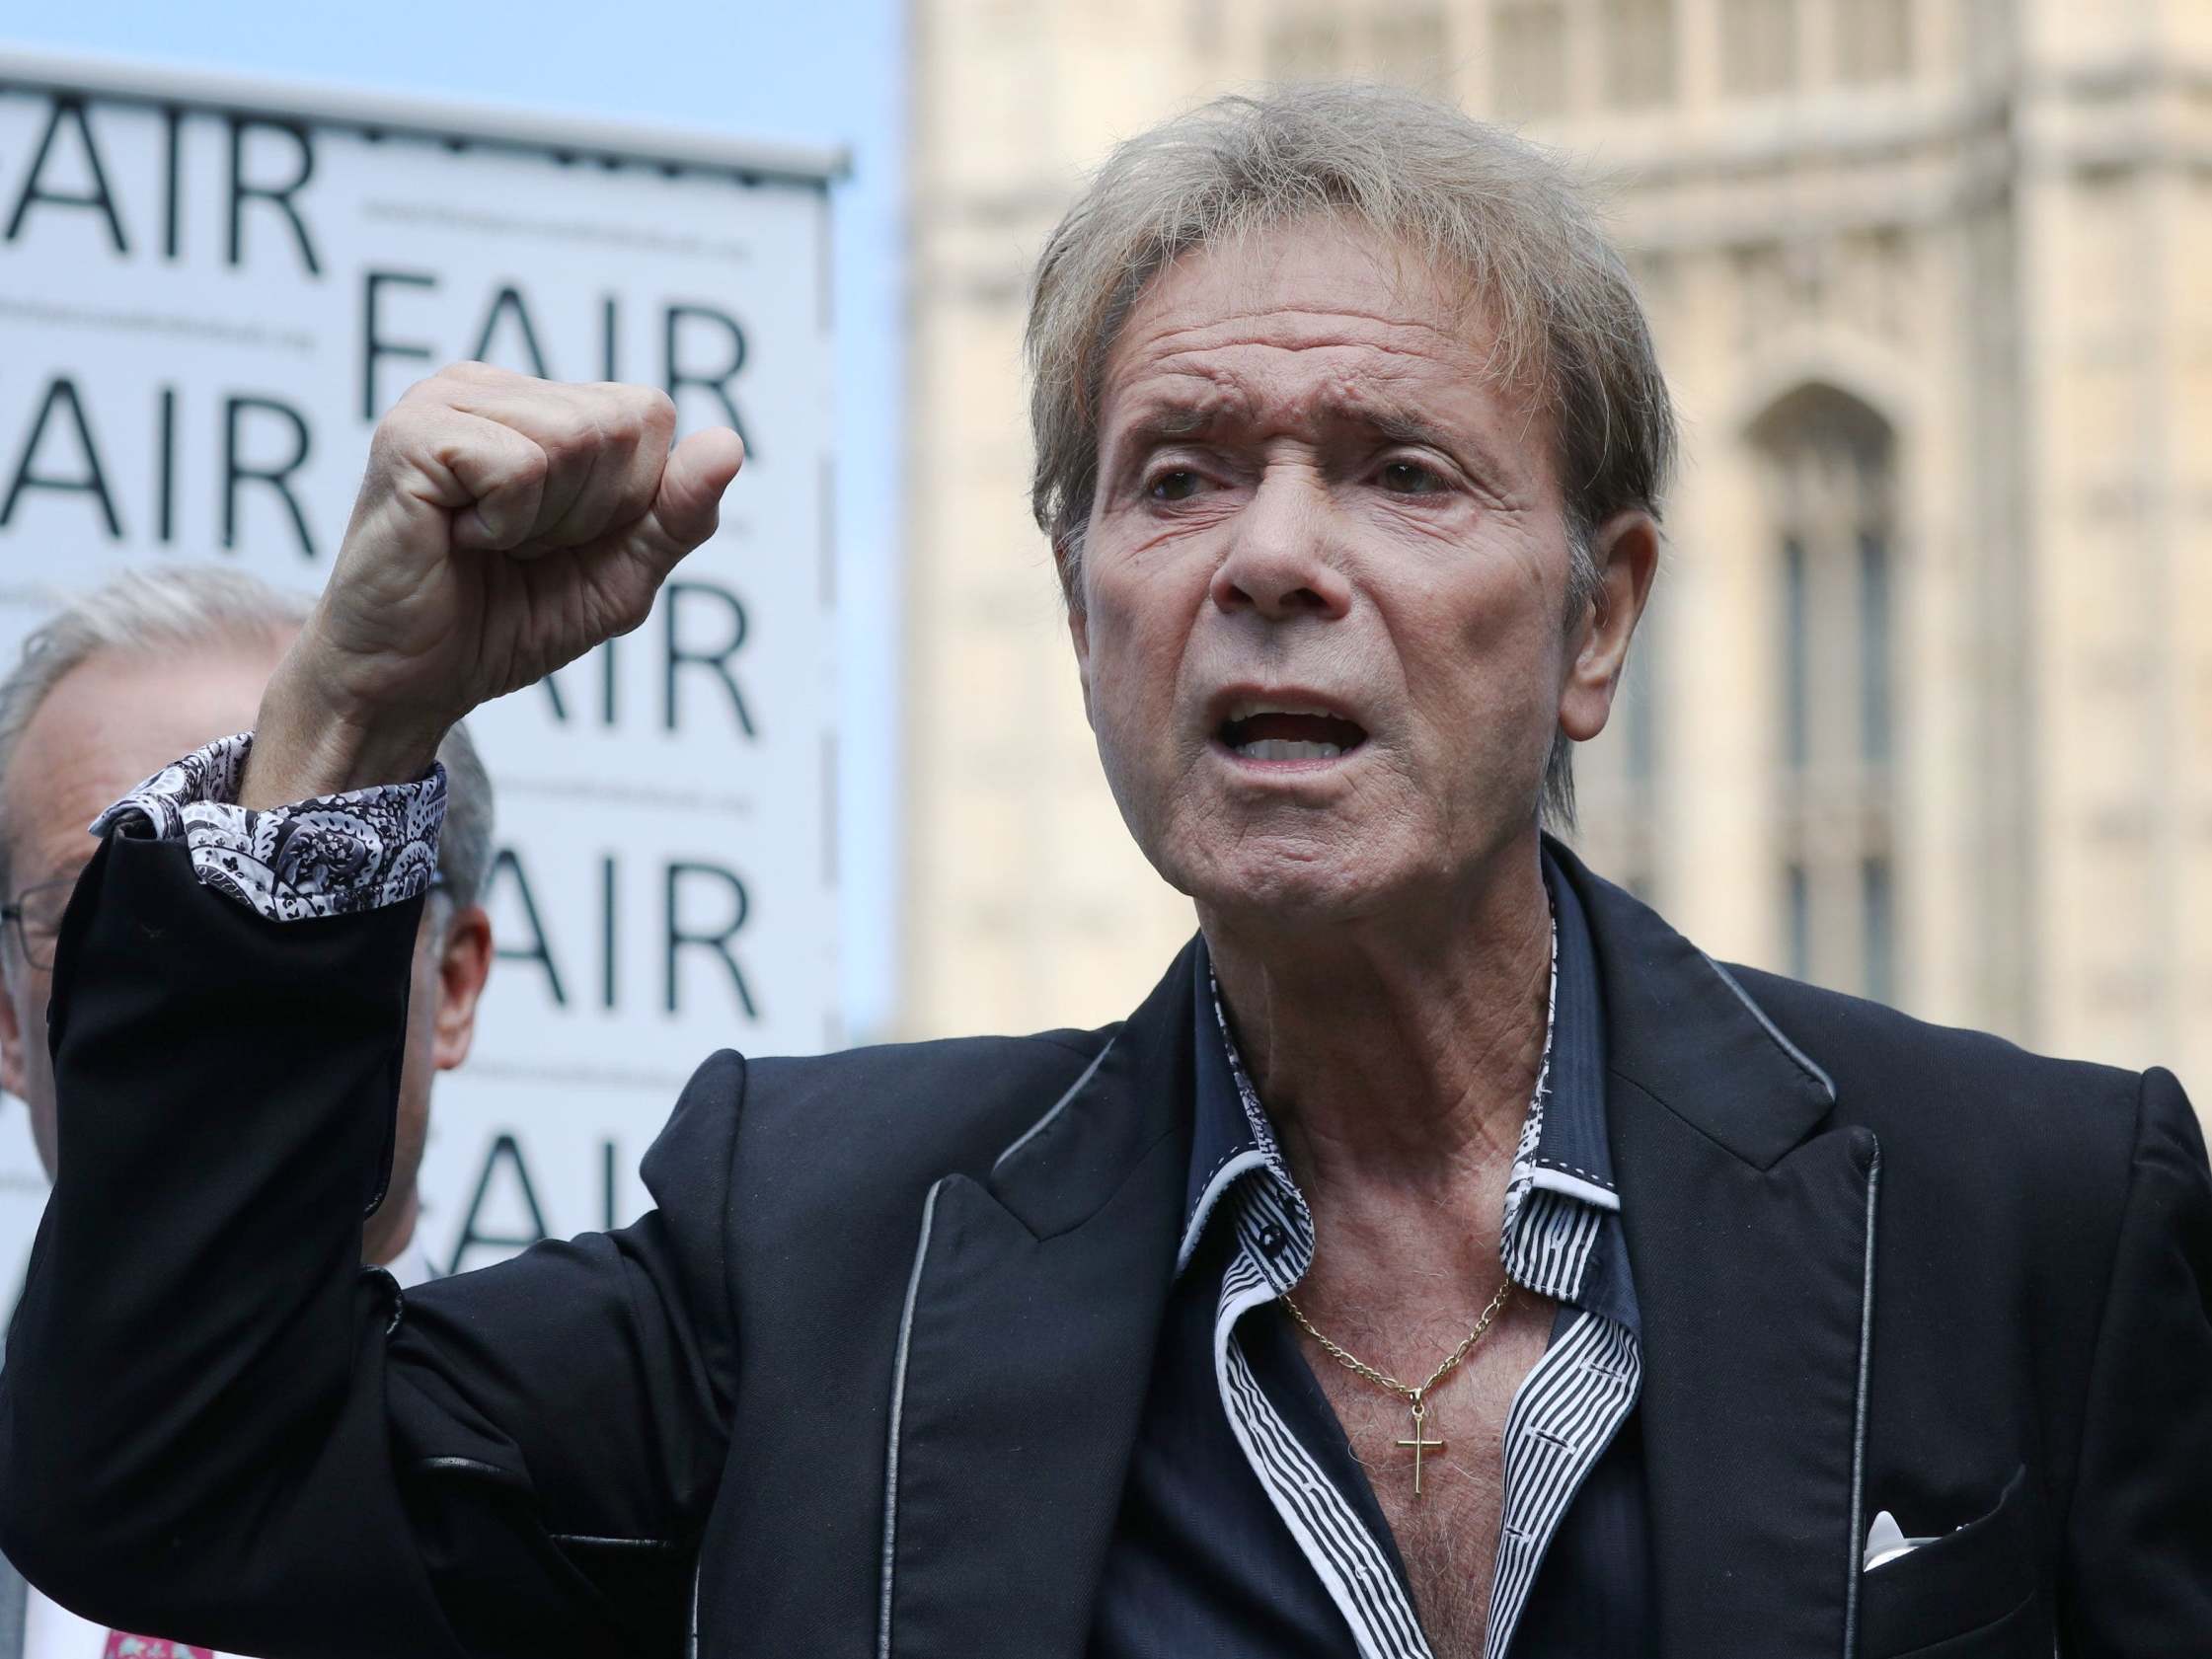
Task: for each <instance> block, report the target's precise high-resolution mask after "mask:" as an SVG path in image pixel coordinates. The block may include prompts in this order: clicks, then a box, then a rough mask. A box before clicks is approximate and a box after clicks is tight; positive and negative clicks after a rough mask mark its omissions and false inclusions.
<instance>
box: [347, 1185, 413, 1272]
mask: <svg viewBox="0 0 2212 1659" xmlns="http://www.w3.org/2000/svg"><path fill="white" fill-rule="evenodd" d="M421 1213H422V1204H421V1200H420V1196H419V1195H418V1194H417V1193H416V1192H414V1191H413V1190H410V1191H408V1192H407V1193H406V1194H404V1195H402V1194H398V1193H393V1194H388V1195H387V1196H386V1197H385V1200H384V1203H383V1204H382V1205H381V1206H380V1207H379V1208H378V1210H377V1212H376V1214H374V1215H373V1216H371V1217H369V1219H368V1221H367V1223H366V1224H365V1225H364V1226H363V1227H362V1229H361V1259H362V1260H363V1261H365V1262H367V1263H368V1264H369V1265H370V1266H371V1267H389V1266H391V1265H392V1263H393V1262H395V1261H397V1260H399V1259H400V1257H401V1256H403V1255H405V1254H406V1253H407V1247H408V1245H410V1244H413V1243H414V1242H415V1224H416V1221H417V1220H418V1219H419V1218H420V1215H421Z"/></svg>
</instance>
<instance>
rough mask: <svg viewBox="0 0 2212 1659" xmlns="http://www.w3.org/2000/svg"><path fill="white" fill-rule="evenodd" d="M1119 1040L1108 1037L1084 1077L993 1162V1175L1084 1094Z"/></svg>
mask: <svg viewBox="0 0 2212 1659" xmlns="http://www.w3.org/2000/svg"><path fill="white" fill-rule="evenodd" d="M1119 1040H1120V1038H1118V1037H1108V1038H1107V1039H1106V1046H1105V1047H1104V1048H1102V1049H1100V1050H1099V1052H1098V1053H1097V1054H1095V1055H1093V1056H1092V1057H1091V1063H1090V1064H1089V1065H1088V1066H1086V1067H1084V1068H1083V1075H1082V1076H1081V1077H1079V1078H1077V1079H1076V1080H1075V1081H1074V1082H1073V1083H1071V1084H1069V1085H1068V1091H1067V1093H1065V1094H1062V1095H1061V1096H1060V1097H1059V1098H1058V1099H1057V1100H1054V1101H1053V1102H1052V1107H1051V1109H1050V1110H1049V1111H1047V1112H1046V1113H1045V1114H1044V1115H1043V1116H1042V1117H1040V1118H1038V1119H1037V1120H1036V1121H1035V1122H1034V1123H1032V1124H1030V1126H1029V1127H1028V1128H1027V1129H1025V1130H1023V1131H1022V1133H1021V1134H1019V1135H1017V1136H1016V1137H1015V1138H1014V1143H1013V1144H1012V1145H1011V1146H1009V1147H1008V1148H1007V1149H1006V1150H1005V1151H1004V1152H1002V1153H1000V1154H999V1155H998V1157H996V1158H994V1159H992V1160H991V1173H992V1174H994V1175H995V1174H997V1173H998V1172H999V1166H1000V1165H1002V1164H1004V1163H1005V1162H1006V1161H1007V1160H1008V1159H1010V1158H1012V1157H1013V1156H1014V1155H1015V1154H1016V1153H1018V1152H1020V1151H1021V1150H1022V1149H1023V1148H1024V1147H1026V1146H1028V1145H1029V1144H1030V1141H1031V1140H1033V1139H1034V1138H1035V1137H1036V1135H1037V1134H1038V1133H1039V1132H1040V1131H1041V1130H1042V1129H1043V1128H1044V1126H1045V1125H1046V1124H1047V1123H1050V1122H1051V1121H1052V1120H1053V1119H1054V1118H1056V1117H1058V1116H1059V1115H1060V1110H1061V1108H1062V1107H1064V1106H1065V1105H1066V1104H1067V1103H1068V1102H1069V1101H1070V1100H1072V1099H1074V1098H1075V1097H1076V1096H1077V1095H1078V1094H1080V1093H1083V1086H1084V1085H1085V1084H1087V1083H1089V1082H1090V1081H1091V1074H1092V1073H1093V1072H1096V1071H1097V1070H1098V1069H1099V1067H1100V1065H1101V1064H1103V1063H1104V1061H1105V1060H1106V1056H1107V1055H1109V1054H1111V1053H1112V1052H1113V1045H1114V1044H1115V1043H1116V1042H1118V1041H1119Z"/></svg>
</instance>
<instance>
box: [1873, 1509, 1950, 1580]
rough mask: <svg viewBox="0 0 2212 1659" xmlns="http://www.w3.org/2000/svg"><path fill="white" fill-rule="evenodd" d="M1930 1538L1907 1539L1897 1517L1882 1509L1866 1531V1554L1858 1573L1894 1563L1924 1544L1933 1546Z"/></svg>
mask: <svg viewBox="0 0 2212 1659" xmlns="http://www.w3.org/2000/svg"><path fill="white" fill-rule="evenodd" d="M1935 1542H1936V1541H1935V1540H1934V1539H1932V1538H1907V1537H1906V1536H1905V1531H1904V1529H1903V1528H1902V1527H1900V1526H1898V1525H1897V1517H1896V1516H1894V1515H1892V1514H1890V1513H1889V1511H1888V1510H1886V1509H1884V1510H1882V1511H1881V1512H1880V1513H1879V1514H1877V1515H1875V1517H1874V1524H1873V1525H1872V1526H1870V1527H1869V1528H1868V1529H1867V1553H1866V1556H1865V1558H1864V1560H1863V1561H1862V1562H1861V1564H1860V1571H1862V1572H1872V1571H1873V1570H1874V1568H1876V1567H1878V1566H1880V1565H1881V1564H1882V1563H1883V1562H1884V1561H1894V1560H1895V1559H1896V1558H1897V1557H1898V1556H1900V1555H1910V1554H1911V1553H1912V1552H1913V1551H1914V1550H1915V1549H1918V1548H1919V1547H1920V1546H1922V1545H1924V1544H1934V1543H1935Z"/></svg>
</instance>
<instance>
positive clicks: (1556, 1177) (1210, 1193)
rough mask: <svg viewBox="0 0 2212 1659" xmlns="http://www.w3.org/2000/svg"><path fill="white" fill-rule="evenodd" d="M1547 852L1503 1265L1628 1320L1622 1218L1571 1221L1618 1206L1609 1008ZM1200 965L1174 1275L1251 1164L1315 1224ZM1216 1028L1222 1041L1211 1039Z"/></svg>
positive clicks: (1528, 1283)
mask: <svg viewBox="0 0 2212 1659" xmlns="http://www.w3.org/2000/svg"><path fill="white" fill-rule="evenodd" d="M1543 859H1544V880H1545V884H1546V887H1547V889H1548V890H1549V892H1550V895H1551V900H1552V953H1553V962H1552V999H1551V1015H1550V1028H1549V1030H1548V1032H1547V1034H1546V1039H1545V1057H1544V1062H1543V1068H1542V1071H1541V1073H1540V1075H1539V1079H1538V1083H1537V1088H1536V1093H1535V1095H1534V1097H1533V1098H1532V1099H1531V1100H1530V1102H1529V1110H1528V1115H1527V1117H1526V1118H1525V1119H1524V1121H1523V1125H1522V1133H1521V1144H1520V1149H1519V1152H1518V1153H1517V1155H1516V1157H1515V1159H1514V1163H1513V1172H1512V1175H1511V1177H1510V1179H1509V1180H1508V1183H1507V1190H1506V1209H1505V1223H1504V1231H1503V1237H1502V1240H1501V1249H1500V1254H1501V1256H1502V1258H1503V1260H1504V1262H1505V1267H1506V1271H1507V1272H1508V1273H1509V1274H1510V1275H1511V1276H1512V1277H1513V1278H1514V1279H1515V1280H1517V1281H1518V1282H1520V1283H1521V1284H1522V1285H1524V1286H1525V1287H1526V1288H1529V1289H1532V1290H1539V1291H1541V1292H1543V1293H1544V1294H1547V1295H1553V1296H1556V1297H1558V1298H1559V1299H1560V1300H1561V1301H1564V1302H1570V1303H1573V1304H1575V1305H1577V1306H1581V1307H1586V1308H1590V1309H1592V1310H1593V1311H1595V1312H1598V1313H1602V1314H1606V1315H1608V1316H1609V1317H1612V1318H1614V1319H1617V1320H1621V1321H1622V1322H1623V1323H1625V1324H1628V1325H1629V1326H1630V1327H1631V1328H1632V1329H1633V1328H1635V1325H1636V1319H1635V1294H1634V1291H1633V1289H1632V1288H1631V1285H1630V1281H1629V1277H1628V1256H1627V1250H1626V1246H1625V1242H1624V1241H1623V1239H1622V1237H1621V1231H1620V1229H1619V1227H1618V1226H1600V1225H1582V1226H1576V1225H1575V1224H1576V1223H1578V1222H1580V1223H1585V1224H1588V1223H1591V1222H1593V1221H1597V1220H1602V1218H1605V1217H1609V1216H1612V1215H1613V1214H1615V1213H1617V1212H1618V1211H1619V1209H1620V1207H1621V1200H1620V1195H1619V1192H1618V1190H1617V1188H1616V1187H1615V1184H1614V1180H1613V1160H1612V1155H1611V1152H1610V1151H1609V1149H1608V1147H1607V1143H1606V1118H1605V1018H1604V1007H1603V1003H1602V1001H1601V997H1600V991H1599V986H1598V977H1597V956H1596V951H1595V949H1594V948H1593V946H1592V944H1591V941H1590V934H1589V922H1588V919H1587V918H1586V917H1585V915H1584V914H1583V910H1582V905H1581V901H1580V900H1579V899H1577V898H1576V897H1575V894H1574V889H1573V887H1572V886H1571V885H1570V884H1569V883H1568V882H1567V881H1566V880H1565V879H1564V877H1563V876H1562V875H1561V873H1560V871H1559V868H1558V867H1557V866H1556V865H1555V863H1554V862H1553V859H1552V856H1551V853H1550V851H1549V850H1546V852H1545V853H1544V855H1543ZM1198 968H1199V971H1198V972H1197V973H1196V974H1195V975H1193V980H1194V988H1193V993H1192V994H1193V996H1194V998H1195V1007H1194V1008H1193V1009H1192V1018H1193V1020H1194V1021H1195V1024H1196V1027H1197V1029H1198V1032H1199V1039H1198V1042H1197V1045H1196V1046H1197V1075H1196V1084H1197V1100H1196V1108H1197V1109H1196V1117H1195V1122H1194V1124H1193V1128H1192V1135H1191V1143H1190V1169H1189V1174H1188V1177H1187V1181H1186V1183H1185V1189H1184V1202H1183V1214H1182V1220H1183V1227H1182V1248H1181V1250H1180V1252H1179V1253H1178V1256H1177V1271H1178V1272H1181V1271H1182V1268H1183V1267H1184V1266H1186V1265H1187V1264H1188V1263H1189V1260H1190V1257H1191V1256H1192V1254H1193V1253H1194V1252H1195V1251H1196V1249H1197V1246H1198V1243H1199V1241H1200V1239H1201V1238H1202V1237H1203V1236H1204V1234H1205V1230H1206V1228H1207V1225H1208V1221H1209V1218H1210V1217H1211V1216H1212V1215H1213V1213H1214V1211H1215V1208H1216V1206H1217V1204H1218V1202H1219V1200H1220V1198H1221V1196H1222V1194H1223V1193H1225V1192H1227V1191H1228V1190H1229V1189H1230V1188H1231V1187H1232V1186H1234V1185H1235V1184H1236V1183H1237V1181H1239V1180H1241V1179H1244V1178H1246V1177H1247V1176H1250V1175H1252V1174H1254V1173H1255V1172H1256V1171H1264V1172H1265V1173H1266V1174H1267V1175H1268V1176H1270V1177H1271V1178H1272V1179H1273V1180H1274V1181H1275V1182H1276V1183H1277V1185H1278V1186H1279V1188H1280V1189H1281V1191H1282V1192H1283V1194H1284V1195H1285V1196H1286V1197H1287V1198H1288V1199H1289V1200H1290V1204H1289V1205H1288V1208H1289V1209H1290V1212H1291V1214H1292V1218H1293V1220H1294V1222H1303V1223H1304V1225H1305V1227H1306V1229H1307V1230H1308V1232H1309V1234H1310V1231H1311V1228H1312V1219H1311V1215H1310V1213H1309V1212H1308V1211H1307V1209H1306V1204H1305V1199H1304V1197H1303V1195H1301V1194H1300V1193H1299V1192H1298V1189H1297V1185H1296V1183H1295V1182H1294V1181H1292V1179H1291V1178H1290V1171H1289V1169H1287V1167H1285V1165H1284V1164H1283V1161H1282V1157H1281V1154H1280V1152H1279V1151H1278V1150H1277V1148H1276V1145H1275V1139H1274V1132H1273V1128H1272V1125H1271V1124H1270V1123H1269V1122H1268V1119H1267V1113H1266V1109H1265V1107H1264V1106H1263V1105H1262V1104H1261V1103H1260V1100H1259V1095H1258V1093H1256V1092H1255V1091H1254V1089H1253V1088H1252V1085H1251V1082H1250V1080H1249V1079H1248V1078H1247V1077H1246V1076H1245V1072H1244V1064H1243V1061H1242V1059H1241V1058H1240V1056H1239V1055H1238V1053H1237V1047H1236V1040H1235V1038H1234V1037H1233V1036H1232V1035H1231V1034H1230V1031H1229V1026H1228V1021H1227V1019H1226V1018H1224V1016H1223V1012H1222V1008H1221V1003H1220V998H1219V994H1218V992H1217V990H1216V987H1215V985H1214V980H1213V966H1212V960H1211V958H1210V956H1209V955H1208V954H1207V952H1206V947H1205V943H1204V942H1203V941H1202V940H1201V941H1200V942H1199V946H1198ZM1209 1030H1210V1031H1212V1032H1214V1033H1216V1037H1217V1040H1213V1041H1208V1040H1207V1038H1206V1036H1205V1033H1206V1032H1207V1031H1209ZM1562 1230H1564V1231H1567V1232H1571V1233H1573V1234H1574V1235H1576V1239H1577V1247H1575V1248H1572V1249H1569V1250H1567V1251H1565V1252H1564V1257H1563V1255H1562V1253H1561V1252H1559V1251H1558V1249H1557V1248H1556V1244H1557V1238H1558V1236H1559V1234H1560V1232H1561V1231H1562ZM1547 1257H1550V1258H1551V1260H1550V1266H1549V1268H1547V1267H1546V1265H1545V1262H1546V1259H1547ZM1563 1259H1564V1262H1565V1264H1566V1265H1565V1266H1564V1268H1563V1267H1562V1266H1561V1265H1560V1263H1561V1261H1562V1260H1563Z"/></svg>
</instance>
